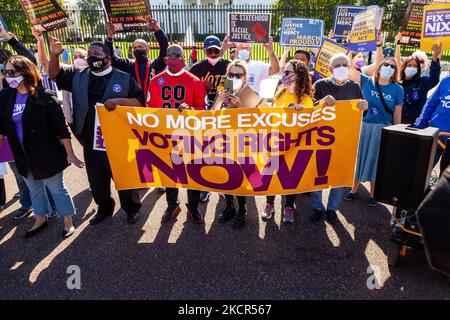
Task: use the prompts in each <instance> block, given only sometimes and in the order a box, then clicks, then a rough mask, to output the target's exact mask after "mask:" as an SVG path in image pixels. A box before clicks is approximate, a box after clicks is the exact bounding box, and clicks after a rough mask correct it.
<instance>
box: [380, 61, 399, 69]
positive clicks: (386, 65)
mask: <svg viewBox="0 0 450 320" xmlns="http://www.w3.org/2000/svg"><path fill="white" fill-rule="evenodd" d="M383 66H385V67H391V68H392V69H397V66H396V65H395V64H392V63H388V62H385V63H383Z"/></svg>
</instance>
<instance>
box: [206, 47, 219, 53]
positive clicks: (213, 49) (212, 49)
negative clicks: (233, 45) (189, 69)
mask: <svg viewBox="0 0 450 320" xmlns="http://www.w3.org/2000/svg"><path fill="white" fill-rule="evenodd" d="M206 53H207V54H211V53H215V54H219V53H220V50H219V49H217V48H210V49H208V50H206Z"/></svg>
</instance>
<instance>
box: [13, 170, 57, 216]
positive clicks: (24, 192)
mask: <svg viewBox="0 0 450 320" xmlns="http://www.w3.org/2000/svg"><path fill="white" fill-rule="evenodd" d="M9 167H10V168H11V170H12V172H13V174H14V178H15V179H16V183H17V187H18V188H19V195H20V198H19V202H20V204H21V205H22V208H24V209H30V208H31V207H32V204H31V198H30V190H28V186H27V184H26V182H25V180H24V179H23V177H22V176H21V175H20V174H19V171H18V170H17V166H16V163H15V162H10V163H9ZM45 189H46V190H47V196H48V200H49V201H50V206H51V207H52V210H54V209H56V206H55V201H54V200H53V197H52V195H51V194H50V191H49V190H48V188H47V187H46V188H45Z"/></svg>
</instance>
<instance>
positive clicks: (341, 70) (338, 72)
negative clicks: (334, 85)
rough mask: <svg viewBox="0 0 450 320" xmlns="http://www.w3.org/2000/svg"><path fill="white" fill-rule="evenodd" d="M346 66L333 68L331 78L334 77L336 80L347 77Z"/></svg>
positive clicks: (342, 79)
mask: <svg viewBox="0 0 450 320" xmlns="http://www.w3.org/2000/svg"><path fill="white" fill-rule="evenodd" d="M348 71H349V70H348V68H347V67H344V66H342V67H338V68H335V69H333V78H335V79H336V80H338V81H344V80H347V78H348Z"/></svg>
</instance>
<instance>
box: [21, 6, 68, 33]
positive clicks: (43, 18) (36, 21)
mask: <svg viewBox="0 0 450 320" xmlns="http://www.w3.org/2000/svg"><path fill="white" fill-rule="evenodd" d="M20 4H21V5H22V8H23V10H24V11H25V13H26V14H27V16H28V19H29V20H30V23H31V24H32V25H33V26H35V27H37V28H39V29H40V30H41V31H52V30H57V29H61V28H65V27H67V26H68V25H70V24H71V21H70V20H69V17H68V16H67V14H66V13H65V12H64V10H63V9H62V8H61V6H60V5H59V3H58V1H57V0H20Z"/></svg>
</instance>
